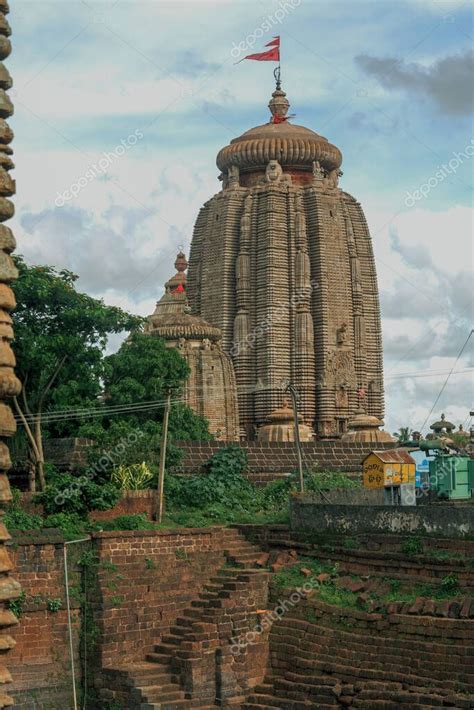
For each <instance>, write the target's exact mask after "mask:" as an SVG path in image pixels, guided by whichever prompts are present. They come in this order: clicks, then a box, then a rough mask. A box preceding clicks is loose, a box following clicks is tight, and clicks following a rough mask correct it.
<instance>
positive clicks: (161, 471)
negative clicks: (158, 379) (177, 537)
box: [153, 389, 171, 523]
mask: <svg viewBox="0 0 474 710" xmlns="http://www.w3.org/2000/svg"><path fill="white" fill-rule="evenodd" d="M170 408H171V390H170V389H169V390H168V392H167V394H166V402H165V412H164V415H163V430H162V432H161V449H160V463H159V467H158V489H157V497H156V498H157V499H156V501H155V512H154V515H153V518H154V519H155V520H156V521H157V522H158V523H161V519H162V517H163V489H164V485H165V465H166V444H167V441H168V422H169V418H170Z"/></svg>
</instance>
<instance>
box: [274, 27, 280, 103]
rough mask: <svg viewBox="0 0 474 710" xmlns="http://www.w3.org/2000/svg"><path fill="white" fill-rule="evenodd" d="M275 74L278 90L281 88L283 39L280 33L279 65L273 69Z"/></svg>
mask: <svg viewBox="0 0 474 710" xmlns="http://www.w3.org/2000/svg"><path fill="white" fill-rule="evenodd" d="M275 39H277V38H276V37H275ZM273 76H274V77H275V82H276V88H277V91H278V90H280V89H281V41H280V35H278V66H277V67H275V69H274V70H273Z"/></svg>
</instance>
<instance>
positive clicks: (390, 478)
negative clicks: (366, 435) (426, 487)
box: [362, 449, 416, 505]
mask: <svg viewBox="0 0 474 710" xmlns="http://www.w3.org/2000/svg"><path fill="white" fill-rule="evenodd" d="M362 465H363V468H364V487H365V488H384V489H385V492H386V503H388V504H390V505H407V504H408V505H414V504H415V502H416V501H415V474H416V461H415V459H414V458H413V457H412V456H410V454H409V453H408V451H407V450H406V449H387V450H386V451H371V452H370V454H368V455H367V456H366V457H365V459H364V460H363V462H362Z"/></svg>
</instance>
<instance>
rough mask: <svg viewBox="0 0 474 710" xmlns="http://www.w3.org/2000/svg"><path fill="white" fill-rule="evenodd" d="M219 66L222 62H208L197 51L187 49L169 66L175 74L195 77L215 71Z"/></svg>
mask: <svg viewBox="0 0 474 710" xmlns="http://www.w3.org/2000/svg"><path fill="white" fill-rule="evenodd" d="M219 67H220V64H217V63H215V62H206V61H204V60H203V59H202V57H200V56H199V54H198V53H197V52H196V51H194V50H191V49H187V50H185V51H184V52H180V54H178V55H177V56H176V58H175V60H174V62H173V64H172V65H171V66H169V67H168V70H169V71H170V72H172V73H173V74H179V75H180V76H182V77H187V78H190V79H195V78H196V77H202V75H203V74H204V75H205V74H208V73H209V72H215V71H217V69H219Z"/></svg>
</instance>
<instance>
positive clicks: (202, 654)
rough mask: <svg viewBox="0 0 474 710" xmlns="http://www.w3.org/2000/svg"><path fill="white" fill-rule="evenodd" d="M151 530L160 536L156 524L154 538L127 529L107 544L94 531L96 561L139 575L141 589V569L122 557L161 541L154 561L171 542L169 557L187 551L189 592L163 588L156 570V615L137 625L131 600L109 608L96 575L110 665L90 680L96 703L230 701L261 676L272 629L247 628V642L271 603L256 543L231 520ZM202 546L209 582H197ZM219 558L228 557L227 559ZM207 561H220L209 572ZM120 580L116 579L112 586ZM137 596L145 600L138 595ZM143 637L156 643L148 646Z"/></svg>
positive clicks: (194, 704) (249, 630)
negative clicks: (228, 524)
mask: <svg viewBox="0 0 474 710" xmlns="http://www.w3.org/2000/svg"><path fill="white" fill-rule="evenodd" d="M183 533H184V534H183ZM157 537H158V538H159V537H163V536H161V535H160V534H158V535H157V534H156V533H154V538H155V539H154V540H153V537H152V539H151V540H150V539H148V540H147V539H146V538H144V537H141V538H140V536H138V537H137V536H136V535H133V536H130V537H129V539H128V543H127V540H126V539H125V538H123V539H122V538H121V539H119V540H117V538H116V539H115V541H114V542H113V543H112V542H111V543H110V547H108V546H107V545H106V544H105V543H104V538H103V537H101V538H100V544H101V545H103V547H102V549H101V552H100V559H101V560H102V563H104V562H106V567H107V569H109V570H110V571H116V572H119V571H120V573H121V576H122V577H123V578H124V579H125V578H126V580H127V581H128V585H130V580H131V579H133V580H135V581H134V584H133V587H134V588H137V587H138V589H137V591H135V592H134V593H135V594H136V595H140V594H141V592H140V589H139V588H140V580H139V577H138V576H137V573H136V571H138V570H135V568H134V567H133V562H132V560H130V559H127V558H128V557H129V556H131V557H132V558H141V563H143V554H144V550H146V554H149V555H150V554H153V552H155V553H156V552H157V545H158V554H155V558H154V560H155V563H156V564H157V565H158V563H159V562H160V559H159V552H160V548H164V549H166V554H167V553H168V552H169V551H171V553H172V554H174V555H175V561H174V562H176V551H180V552H181V551H183V550H186V554H187V557H188V559H187V564H188V566H189V574H190V575H191V577H192V582H193V588H192V590H190V591H189V593H183V589H182V588H180V587H179V585H178V586H177V585H176V583H173V591H168V593H167V595H166V594H164V593H163V591H164V590H163V587H165V586H167V585H165V584H164V583H163V579H162V578H160V581H159V591H158V590H156V594H157V595H158V596H156V597H155V598H154V599H150V601H149V602H148V603H151V605H152V607H153V606H155V610H154V612H153V616H154V618H155V620H158V623H156V624H155V625H154V626H151V627H150V626H149V627H148V628H142V625H141V623H140V622H139V623H138V624H137V622H136V620H135V618H134V614H133V609H132V608H131V607H132V605H131V604H130V602H128V603H127V604H126V608H125V609H124V613H123V615H122V614H117V613H115V614H114V616H113V617H109V616H108V615H107V611H106V608H107V601H106V599H107V591H106V589H107V584H106V583H105V577H104V578H102V575H101V574H99V580H98V582H99V586H100V590H101V594H102V598H103V601H104V604H103V606H104V607H105V608H104V609H101V608H99V609H98V612H99V616H98V617H97V620H98V621H99V625H100V627H101V646H102V651H101V656H102V663H105V665H106V668H105V670H104V669H102V670H101V671H100V672H99V673H98V674H97V679H96V687H97V691H98V693H99V697H100V702H102V703H104V702H115V703H119V704H120V705H121V707H127V708H130V709H132V710H135V709H137V710H138V708H142V707H153V703H156V702H158V700H160V701H165V700H166V701H167V703H169V706H168V705H166V706H163V707H169V708H175V707H176V708H177V707H179V708H195V707H202V706H203V705H205V706H209V707H215V704H216V703H217V704H218V705H220V706H224V705H225V706H229V707H230V704H231V703H235V702H236V701H238V698H239V697H243V696H245V695H247V694H248V693H249V691H250V690H251V689H252V688H253V687H254V686H255V685H256V684H257V683H258V682H261V680H262V679H263V676H264V673H265V669H266V665H267V654H268V643H267V635H268V632H264V633H262V634H257V633H253V634H252V639H251V641H252V642H251V643H246V639H247V634H249V633H252V632H253V631H254V629H255V628H256V626H257V625H258V622H259V613H260V610H261V609H264V608H265V606H266V603H267V595H268V578H269V573H268V572H265V571H264V570H262V569H261V568H259V567H258V564H259V562H258V560H259V558H260V557H261V554H262V552H261V549H260V548H256V547H254V546H252V545H250V544H249V543H247V542H246V541H245V539H244V538H243V537H242V536H240V535H239V533H238V532H237V531H236V530H232V529H227V530H226V529H222V528H214V529H213V530H206V531H201V530H194V531H181V532H179V533H178V532H177V533H172V534H169V535H168V536H166V537H165V539H161V540H157V539H156V538H157ZM107 539H108V540H112V539H113V538H105V540H107ZM186 543H189V544H188V545H186ZM215 548H217V555H216V549H215ZM203 552H205V553H206V554H207V556H208V560H207V561H208V565H207V567H206V569H207V573H206V575H204V578H205V580H206V581H205V584H202V581H201V588H200V580H199V577H198V576H197V572H198V571H199V569H200V566H199V564H197V559H198V556H199V555H200V554H203ZM127 553H130V555H129V554H127ZM104 555H107V557H104ZM109 555H111V556H110V557H109ZM219 555H221V556H220V557H219ZM147 559H151V558H147ZM112 560H115V562H111V561H112ZM224 562H227V566H223V563H224ZM111 564H114V565H116V570H112V569H111ZM196 564H197V567H196ZM213 564H215V565H217V568H216V567H215V568H214V571H212V569H213V568H212V565H213ZM229 565H230V566H229ZM169 566H170V567H175V572H174V574H176V575H181V576H183V573H182V571H181V570H180V568H179V566H178V567H176V565H175V564H173V561H172V560H170V561H169ZM155 575H156V572H155ZM156 586H157V587H158V584H157V585H156ZM120 588H121V586H120V585H119V586H118V588H116V589H115V593H117V591H119V589H120ZM137 598H138V599H139V600H140V601H141V600H142V596H139V597H137ZM169 602H172V603H171V605H170V603H169ZM165 603H166V617H165V616H164V614H163V615H162V617H161V620H160V617H159V616H158V615H157V609H156V605H157V604H161V606H162V608H163V610H164V608H165V607H164V604H165ZM114 611H115V612H118V611H119V609H118V608H115V609H114ZM127 612H128V613H127ZM101 613H102V618H100V614H101ZM137 638H138V644H137V645H136V644H135V641H136V639H137ZM149 639H152V640H153V642H154V643H153V645H152V647H151V648H148V640H149ZM236 639H238V640H239V641H240V644H238V643H237V642H236ZM117 644H118V648H119V650H118V651H117ZM147 651H148V652H147ZM235 706H236V707H238V705H235Z"/></svg>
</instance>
